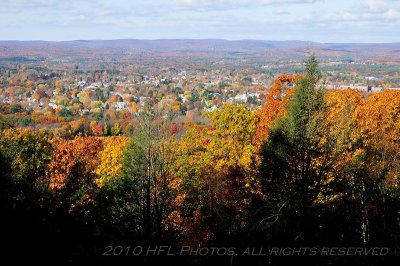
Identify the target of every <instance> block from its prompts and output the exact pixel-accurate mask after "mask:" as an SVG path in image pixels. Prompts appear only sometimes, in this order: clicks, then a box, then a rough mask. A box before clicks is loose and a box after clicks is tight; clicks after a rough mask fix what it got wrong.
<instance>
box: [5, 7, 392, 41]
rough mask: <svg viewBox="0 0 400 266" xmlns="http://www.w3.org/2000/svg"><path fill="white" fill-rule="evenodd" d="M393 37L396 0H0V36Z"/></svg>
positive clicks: (350, 39)
mask: <svg viewBox="0 0 400 266" xmlns="http://www.w3.org/2000/svg"><path fill="white" fill-rule="evenodd" d="M399 37H400V0H143V1H137V0H0V40H55V41H60V40H78V39H79V40H82V39H84V40H91V39H102V40H108V39H126V38H129V39H176V38H190V39H203V38H220V39H228V40H240V39H257V40H307V41H318V42H400V38H399Z"/></svg>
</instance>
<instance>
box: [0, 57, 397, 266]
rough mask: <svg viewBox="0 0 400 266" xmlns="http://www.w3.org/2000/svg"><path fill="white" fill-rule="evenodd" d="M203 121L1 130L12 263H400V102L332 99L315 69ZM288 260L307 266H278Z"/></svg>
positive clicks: (147, 118) (359, 96) (353, 95)
mask: <svg viewBox="0 0 400 266" xmlns="http://www.w3.org/2000/svg"><path fill="white" fill-rule="evenodd" d="M205 119H207V121H209V123H208V124H195V123H185V124H183V125H177V124H175V123H172V122H170V121H168V120H167V119H165V118H164V117H163V115H162V114H160V113H159V112H158V111H157V110H156V109H154V108H152V107H151V106H150V105H149V106H147V107H145V108H144V111H143V112H142V113H141V114H140V116H139V118H138V119H137V120H136V121H135V124H134V125H132V128H133V130H132V132H129V133H126V134H124V135H122V134H121V132H120V130H119V129H118V128H114V129H112V134H111V135H113V136H108V137H99V136H98V135H100V134H95V133H94V132H93V134H90V132H87V134H79V135H76V136H70V138H61V137H59V136H57V135H56V134H54V132H52V130H50V129H39V130H35V129H32V128H31V129H18V128H7V126H3V127H4V128H3V129H2V131H1V132H0V137H1V138H0V169H1V170H0V171H1V172H0V178H1V179H0V182H1V183H0V190H1V191H0V197H1V210H0V211H1V213H2V215H1V217H2V218H1V219H2V220H3V222H4V224H3V225H2V226H1V229H0V230H1V234H2V235H3V236H4V237H2V240H1V242H2V245H3V246H5V247H4V248H3V251H4V252H5V254H6V255H7V256H8V257H10V258H11V259H14V260H16V261H18V260H24V261H25V260H27V261H29V260H32V261H34V260H35V261H36V260H37V261H40V262H49V261H50V262H51V261H52V260H53V261H54V262H56V261H60V263H68V262H72V263H76V262H79V261H82V260H91V261H94V262H99V263H103V262H112V261H113V260H112V259H114V262H122V261H123V262H127V263H131V264H132V263H133V262H140V263H143V264H146V263H150V262H151V260H150V259H149V258H142V257H132V256H125V257H123V258H121V257H119V258H115V257H114V258H108V257H107V258H105V257H104V256H102V254H103V253H104V251H105V250H104V248H105V246H107V245H123V246H129V245H130V246H136V245H147V246H148V245H171V246H174V247H180V246H185V245H187V246H192V247H199V246H204V247H211V246H216V247H237V248H245V247H247V246H255V247H256V246H265V247H267V246H278V247H286V246H288V247H324V246H329V247H349V246H350V247H364V248H368V247H387V248H388V249H389V250H390V251H389V254H388V255H387V256H383V257H373V258H370V257H363V256H354V257H337V256H330V257H326V258H320V257H318V258H310V257H302V258H301V259H304V260H305V261H307V262H308V263H309V265H320V264H322V263H325V264H326V263H331V264H334V265H340V263H346V262H351V263H356V264H360V265H375V264H376V263H377V262H379V263H386V264H388V263H389V262H391V261H393V260H396V259H397V260H398V258H399V256H400V250H399V248H400V246H399V243H400V190H399V185H400V178H399V176H400V160H399V159H400V158H399V156H400V91H394V90H384V91H382V92H379V93H367V92H361V91H356V90H326V89H324V83H323V81H322V80H321V73H320V70H319V68H318V62H317V59H316V58H315V56H311V57H310V58H309V59H308V60H307V61H306V64H305V70H304V74H302V75H294V76H280V77H278V78H276V80H275V83H274V84H273V85H272V86H271V88H270V90H269V93H268V94H267V95H266V103H265V105H264V106H263V107H262V108H261V109H259V110H256V111H254V110H249V109H248V108H247V107H246V105H240V104H235V103H226V104H224V105H222V106H221V107H219V108H217V109H215V110H213V111H210V112H207V113H206V114H205ZM97 130H100V131H101V130H104V129H103V128H99V129H97ZM96 135H97V136H96ZM158 259H160V261H161V262H163V263H164V264H167V265H175V264H174V263H175V260H168V259H166V258H164V257H161V258H158ZM174 259H177V258H174ZM180 259H181V260H182V261H179V262H181V263H182V264H185V263H188V262H190V263H192V264H194V265H203V264H208V263H210V259H207V258H205V257H185V258H180ZM217 259H220V260H221V261H222V262H223V263H225V264H221V265H230V264H229V263H232V262H230V258H217ZM251 259H252V262H254V264H256V265H265V264H266V262H267V260H266V259H264V260H262V259H260V258H251ZM286 260H288V261H290V262H293V261H297V260H299V258H296V257H291V258H280V257H276V258H270V261H269V263H270V264H271V265H276V264H279V263H280V262H282V261H283V262H287V261H286ZM291 260H293V261H291ZM149 261H150V262H149ZM245 261H246V260H245V258H237V262H236V264H235V262H233V264H232V265H237V264H239V263H246V262H245ZM140 263H139V265H141V264H140Z"/></svg>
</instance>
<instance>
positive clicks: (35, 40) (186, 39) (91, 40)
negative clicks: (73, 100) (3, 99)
mask: <svg viewBox="0 0 400 266" xmlns="http://www.w3.org/2000/svg"><path fill="white" fill-rule="evenodd" d="M96 41H97V42H101V41H228V42H241V41H242V42H246V41H247V42H251V41H254V42H304V43H316V44H400V41H398V42H323V41H310V40H296V39H287V40H273V39H270V40H267V39H264V40H263V39H224V38H155V39H153V38H151V39H150V38H149V39H147V38H144V39H140V38H116V39H68V40H44V39H31V40H21V39H5V40H0V42H54V43H61V42H96Z"/></svg>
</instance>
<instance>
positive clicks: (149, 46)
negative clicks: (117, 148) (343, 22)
mask: <svg viewBox="0 0 400 266" xmlns="http://www.w3.org/2000/svg"><path fill="white" fill-rule="evenodd" d="M311 52H315V53H317V54H318V55H319V56H328V57H352V56H357V57H360V56H361V57H372V58H376V57H386V58H391V59H393V60H400V43H380V44H360V43H317V42H308V41H261V40H239V41H229V40H221V39H159V40H136V39H121V40H76V41H61V42H51V41H0V58H13V59H14V60H15V58H20V57H21V58H22V57H24V56H27V58H26V59H23V60H30V59H31V58H32V56H37V57H40V56H46V57H49V56H50V57H54V56H74V57H79V56H85V55H87V54H91V55H93V54H98V55H116V54H117V55H118V54H120V55H121V54H131V55H132V54H136V53H151V54H157V53H185V54H188V53H189V54H190V53H206V54H210V55H211V54H218V53H219V54H224V53H239V54H254V55H268V56H282V55H285V56H304V55H308V54H310V53H311ZM3 60H4V59H3Z"/></svg>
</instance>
